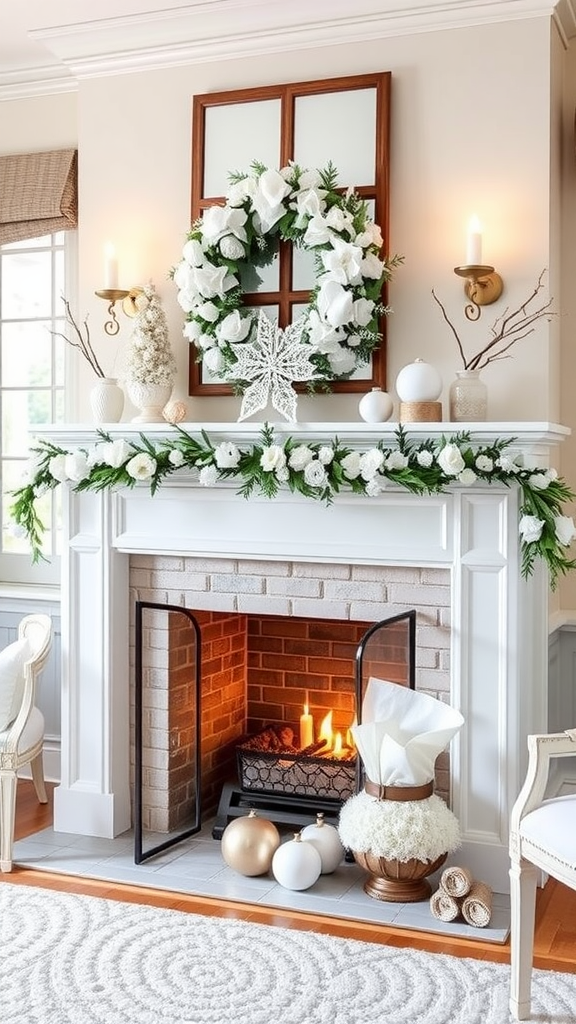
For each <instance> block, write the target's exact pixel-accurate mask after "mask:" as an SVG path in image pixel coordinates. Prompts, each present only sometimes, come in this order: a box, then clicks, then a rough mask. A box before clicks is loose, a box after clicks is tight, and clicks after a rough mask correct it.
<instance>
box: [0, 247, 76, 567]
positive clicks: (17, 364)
mask: <svg viewBox="0 0 576 1024" xmlns="http://www.w3.org/2000/svg"><path fill="white" fill-rule="evenodd" d="M75 237H76V236H75V234H74V233H73V232H69V231H66V232H65V231H58V232H56V233H54V234H47V235H44V236H43V237H42V238H33V239H26V240H24V241H19V242H12V243H11V244H6V245H2V246H0V424H1V428H2V433H1V440H0V485H1V495H2V541H1V550H0V581H3V582H10V583H41V584H48V583H57V582H58V578H59V559H58V558H57V548H58V520H59V504H58V489H57V490H56V491H52V492H50V493H48V494H46V495H45V496H44V497H43V498H42V499H41V501H40V503H39V508H38V511H39V514H40V516H41V518H42V521H43V522H44V524H45V526H46V533H45V535H44V555H45V557H46V558H47V559H49V560H50V561H49V562H42V563H40V564H38V565H36V566H34V565H32V561H31V558H30V551H29V548H28V544H27V542H26V540H24V539H22V538H19V537H17V536H15V535H14V532H13V530H12V526H11V520H10V505H11V504H12V497H11V493H10V492H12V491H13V490H14V489H15V488H17V487H18V486H20V483H21V480H22V474H23V471H24V469H25V466H26V462H27V460H28V454H29V445H30V442H31V440H32V439H33V437H34V431H35V428H36V427H38V426H39V425H43V424H48V423H62V422H64V419H65V390H64V389H65V361H66V359H65V348H66V343H65V342H64V341H63V339H62V338H57V337H55V336H54V333H53V332H54V331H62V330H63V329H64V315H63V314H64V305H63V302H62V296H63V295H65V294H67V289H66V280H67V276H68V275H67V266H68V262H69V256H70V250H71V246H73V245H74V241H75Z"/></svg>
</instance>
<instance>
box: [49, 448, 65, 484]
mask: <svg viewBox="0 0 576 1024" xmlns="http://www.w3.org/2000/svg"><path fill="white" fill-rule="evenodd" d="M48 469H49V471H50V476H53V477H54V479H55V480H59V481H60V483H61V484H63V483H64V481H65V480H66V479H67V476H66V456H65V455H64V454H62V455H53V456H52V458H51V459H50V462H49V463H48Z"/></svg>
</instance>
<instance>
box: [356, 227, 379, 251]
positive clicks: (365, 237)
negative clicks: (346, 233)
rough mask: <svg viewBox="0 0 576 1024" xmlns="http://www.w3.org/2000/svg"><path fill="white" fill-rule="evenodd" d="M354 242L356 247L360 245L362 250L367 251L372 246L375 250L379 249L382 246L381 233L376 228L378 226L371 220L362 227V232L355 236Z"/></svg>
mask: <svg viewBox="0 0 576 1024" xmlns="http://www.w3.org/2000/svg"><path fill="white" fill-rule="evenodd" d="M355 241H356V245H361V246H362V248H363V249H368V247H369V246H371V245H374V246H375V247H376V248H377V249H381V248H382V246H383V244H384V240H383V238H382V232H381V230H380V228H379V227H378V224H375V223H374V221H371V220H369V221H368V222H367V224H365V225H364V231H361V232H359V234H357V235H356V239H355Z"/></svg>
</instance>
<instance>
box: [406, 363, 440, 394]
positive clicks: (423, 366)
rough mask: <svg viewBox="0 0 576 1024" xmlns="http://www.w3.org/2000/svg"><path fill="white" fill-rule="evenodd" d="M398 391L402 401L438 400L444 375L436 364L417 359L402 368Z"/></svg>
mask: <svg viewBox="0 0 576 1024" xmlns="http://www.w3.org/2000/svg"><path fill="white" fill-rule="evenodd" d="M396 391H397V394H398V398H399V399H400V400H401V401H402V402H436V401H438V399H439V397H440V395H441V394H442V377H441V376H440V374H439V373H438V370H437V369H436V367H435V366H432V365H431V364H430V363H425V362H424V360H422V359H415V360H414V362H413V363H408V365H407V366H405V367H404V368H403V369H402V370H400V373H399V374H398V376H397V377H396Z"/></svg>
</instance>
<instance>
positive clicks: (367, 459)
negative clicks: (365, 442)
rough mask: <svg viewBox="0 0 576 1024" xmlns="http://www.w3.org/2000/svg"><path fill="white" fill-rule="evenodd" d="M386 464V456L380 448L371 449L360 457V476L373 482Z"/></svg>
mask: <svg viewBox="0 0 576 1024" xmlns="http://www.w3.org/2000/svg"><path fill="white" fill-rule="evenodd" d="M383 462H384V455H383V454H382V452H381V451H380V449H379V448H371V449H370V451H368V452H365V453H364V455H361V456H360V475H361V477H362V479H363V480H371V479H372V477H373V476H375V475H376V473H377V472H378V470H379V469H380V468H381V466H382V463H383Z"/></svg>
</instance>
